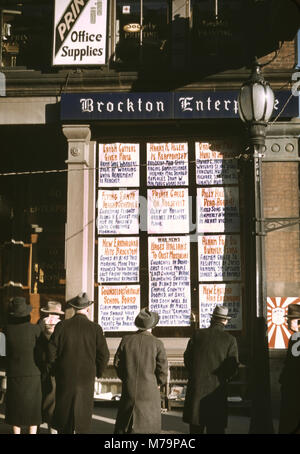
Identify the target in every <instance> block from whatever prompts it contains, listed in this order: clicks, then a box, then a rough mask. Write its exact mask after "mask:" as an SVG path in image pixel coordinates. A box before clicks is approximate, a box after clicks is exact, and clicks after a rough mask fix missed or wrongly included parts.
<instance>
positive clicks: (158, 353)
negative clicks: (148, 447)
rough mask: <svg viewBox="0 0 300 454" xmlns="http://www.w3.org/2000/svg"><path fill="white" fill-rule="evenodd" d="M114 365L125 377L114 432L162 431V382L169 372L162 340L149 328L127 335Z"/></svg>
mask: <svg viewBox="0 0 300 454" xmlns="http://www.w3.org/2000/svg"><path fill="white" fill-rule="evenodd" d="M114 365H115V368H116V371H117V375H118V377H119V378H120V379H121V380H122V395H121V400H120V403H119V410H118V415H117V420H116V426H115V433H118V434H124V433H127V432H128V431H129V433H142V434H147V433H152V434H158V433H160V431H161V401H160V390H159V386H160V385H164V384H165V383H166V381H167V376H168V362H167V356H166V352H165V348H164V345H163V343H162V341H161V340H159V339H157V338H156V337H154V336H153V335H152V334H151V333H150V332H148V331H137V332H136V333H135V334H132V335H128V336H125V337H124V338H123V339H122V341H121V343H120V345H119V348H118V350H117V352H116V355H115V358H114Z"/></svg>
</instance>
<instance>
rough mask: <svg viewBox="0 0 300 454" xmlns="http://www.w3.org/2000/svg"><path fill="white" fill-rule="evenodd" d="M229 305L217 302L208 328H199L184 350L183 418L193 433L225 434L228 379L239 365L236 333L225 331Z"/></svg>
mask: <svg viewBox="0 0 300 454" xmlns="http://www.w3.org/2000/svg"><path fill="white" fill-rule="evenodd" d="M230 318H231V317H229V316H228V308H227V307H225V306H216V307H215V309H214V311H213V314H212V318H211V324H210V326H209V327H208V328H202V329H197V330H196V331H195V332H194V333H193V335H192V337H191V339H190V340H189V342H188V345H187V348H186V350H185V352H184V364H185V366H186V368H187V370H188V384H187V391H186V398H185V403H184V410H183V421H184V422H186V423H188V424H189V425H190V433H192V434H202V433H204V429H206V432H207V433H208V434H224V433H225V428H226V426H227V383H228V381H229V380H230V379H231V378H232V377H233V376H234V375H235V374H236V372H237V368H238V348H237V342H236V339H235V337H233V336H232V335H231V334H229V333H228V332H226V331H224V329H225V326H226V324H227V323H228V320H229V319H230Z"/></svg>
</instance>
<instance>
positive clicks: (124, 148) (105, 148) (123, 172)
mask: <svg viewBox="0 0 300 454" xmlns="http://www.w3.org/2000/svg"><path fill="white" fill-rule="evenodd" d="M139 153H140V152H139V144H138V143H109V144H99V171H98V186H100V187H138V186H139V185H140V166H139V164H140V154H139Z"/></svg>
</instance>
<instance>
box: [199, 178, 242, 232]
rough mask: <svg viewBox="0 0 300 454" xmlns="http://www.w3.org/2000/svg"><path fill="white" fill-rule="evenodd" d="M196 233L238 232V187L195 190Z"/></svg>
mask: <svg viewBox="0 0 300 454" xmlns="http://www.w3.org/2000/svg"><path fill="white" fill-rule="evenodd" d="M197 221H198V232H203V233H204V232H239V231H240V216H239V189H238V187H236V186H234V187H209V188H198V189H197Z"/></svg>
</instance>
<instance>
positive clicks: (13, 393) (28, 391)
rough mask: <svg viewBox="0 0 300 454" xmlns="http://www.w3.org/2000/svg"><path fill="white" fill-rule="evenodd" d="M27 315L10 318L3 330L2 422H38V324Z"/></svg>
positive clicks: (39, 421)
mask: <svg viewBox="0 0 300 454" xmlns="http://www.w3.org/2000/svg"><path fill="white" fill-rule="evenodd" d="M29 319H30V317H24V318H19V319H18V318H15V319H11V322H10V323H9V324H8V325H7V327H6V329H5V334H6V375H7V393H6V410H5V416H6V422H7V423H8V424H10V425H14V426H35V425H39V424H41V423H42V413H41V400H42V392H41V372H40V368H39V362H38V356H37V344H38V340H39V338H40V335H41V328H40V326H38V325H32V324H31V323H30V321H29Z"/></svg>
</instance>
